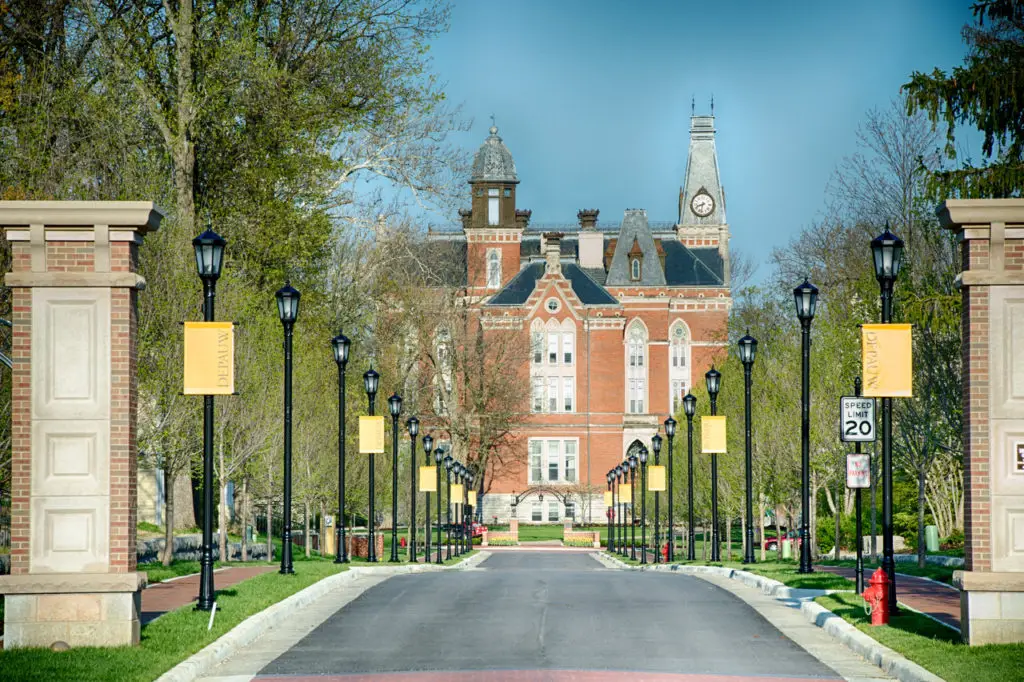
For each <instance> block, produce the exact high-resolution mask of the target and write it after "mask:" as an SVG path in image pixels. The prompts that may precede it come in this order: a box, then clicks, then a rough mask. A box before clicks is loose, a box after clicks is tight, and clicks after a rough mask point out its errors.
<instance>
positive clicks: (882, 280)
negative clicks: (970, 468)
mask: <svg viewBox="0 0 1024 682" xmlns="http://www.w3.org/2000/svg"><path fill="white" fill-rule="evenodd" d="M871 255H872V257H873V259H874V262H875V278H876V279H878V284H879V286H880V287H881V295H882V324H888V323H890V322H892V292H893V285H894V284H895V283H896V277H897V276H898V275H899V274H900V264H901V262H902V260H903V240H902V239H900V238H899V237H897V236H896V235H894V234H893V233H892V232H891V231H890V230H889V223H888V222H886V224H885V232H883V233H882V234H880V235H878V236H877V237H875V238H874V239H872V240H871ZM882 568H883V569H884V570H885V572H886V574H887V575H888V576H889V611H890V613H896V612H897V605H896V563H895V561H894V560H893V546H892V398H882Z"/></svg>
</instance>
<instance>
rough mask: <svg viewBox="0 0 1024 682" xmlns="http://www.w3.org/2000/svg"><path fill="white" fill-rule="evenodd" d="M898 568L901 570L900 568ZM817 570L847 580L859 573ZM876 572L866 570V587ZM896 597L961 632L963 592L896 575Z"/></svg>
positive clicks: (834, 568)
mask: <svg viewBox="0 0 1024 682" xmlns="http://www.w3.org/2000/svg"><path fill="white" fill-rule="evenodd" d="M897 568H898V567H897ZM814 569H815V570H817V571H828V572H829V573H838V574H839V575H841V576H843V577H844V578H849V579H850V580H854V579H855V576H856V571H854V569H852V568H845V567H841V566H815V567H814ZM874 571H875V569H874V568H871V569H869V568H868V567H867V566H865V567H864V585H865V586H867V584H868V580H869V579H870V577H871V574H872V573H874ZM896 598H897V599H898V600H899V601H900V602H902V603H904V604H906V605H907V606H909V607H910V608H912V609H917V610H918V611H920V612H921V613H926V614H928V615H929V616H931V617H932V618H935V619H936V620H939V621H942V622H943V623H945V624H946V625H951V626H953V627H955V628H956V629H957V630H959V629H960V590H958V589H956V588H955V587H951V586H946V585H943V584H941V583H936V582H934V581H931V580H925V579H924V578H916V577H914V576H910V575H901V574H900V573H899V571H897V575H896Z"/></svg>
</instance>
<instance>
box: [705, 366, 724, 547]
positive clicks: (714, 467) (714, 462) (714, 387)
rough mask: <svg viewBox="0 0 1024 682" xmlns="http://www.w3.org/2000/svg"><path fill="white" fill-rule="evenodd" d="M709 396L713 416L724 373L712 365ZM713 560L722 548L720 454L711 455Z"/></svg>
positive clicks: (708, 374) (707, 380)
mask: <svg viewBox="0 0 1024 682" xmlns="http://www.w3.org/2000/svg"><path fill="white" fill-rule="evenodd" d="M704 381H705V383H706V384H707V388H708V396H710V398H711V416H715V415H716V414H718V390H719V388H720V387H721V382H722V373H721V372H719V371H718V370H717V369H715V366H714V365H712V366H711V369H709V370H708V371H707V372H705V373H704ZM711 524H712V525H711V560H712V561H721V560H722V555H721V550H720V548H719V546H718V455H711Z"/></svg>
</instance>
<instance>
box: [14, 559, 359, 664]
mask: <svg viewBox="0 0 1024 682" xmlns="http://www.w3.org/2000/svg"><path fill="white" fill-rule="evenodd" d="M343 570H346V568H345V567H344V566H335V565H334V564H333V563H330V562H323V561H317V562H308V563H306V564H304V565H302V566H297V567H296V570H295V575H288V576H284V575H280V574H278V573H276V572H273V573H266V574H264V575H260V576H256V577H254V578H250V579H249V580H246V581H244V582H241V583H239V584H237V585H234V586H233V587H230V588H228V589H224V590H219V591H218V592H217V617H216V619H215V621H214V625H213V629H212V630H210V631H207V630H206V625H207V622H208V620H209V618H210V616H209V613H204V612H200V611H194V610H193V609H192V607H191V606H186V607H183V608H180V609H178V610H176V611H172V612H171V613H168V614H166V615H164V616H161V617H160V618H157V619H156V620H154V621H153V622H152V623H150V624H149V625H147V626H145V627H143V628H142V642H141V644H140V645H139V646H137V647H120V648H115V649H109V648H98V647H85V648H80V649H72V650H70V651H66V652H62V653H55V652H52V651H49V650H47V649H15V650H6V651H0V679H4V680H76V681H77V680H117V681H118V682H121V681H122V680H124V681H129V680H140V681H149V680H153V679H155V678H156V677H159V676H160V675H161V674H162V673H164V672H166V671H167V670H169V669H170V668H172V667H173V666H174V665H176V664H177V663H179V662H180V661H182V660H184V659H185V658H187V657H188V656H191V655H192V654H194V653H195V652H197V651H199V650H200V649H202V648H203V647H205V646H206V645H208V644H210V643H211V642H213V641H214V640H216V639H217V638H218V637H220V636H221V635H223V634H225V633H226V632H227V631H228V630H230V629H231V628H233V627H234V626H236V625H238V624H239V623H240V622H242V621H243V620H245V619H246V618H248V617H249V616H251V615H253V614H255V613H258V612H260V611H262V610H263V609H265V608H267V607H269V606H271V605H273V604H276V603H277V602H279V601H281V600H282V599H284V598H285V597H288V596H290V595H292V594H295V593H296V592H298V591H300V590H302V589H304V588H306V587H309V586H310V585H312V584H313V583H316V582H317V581H319V580H322V579H323V578H326V577H327V576H329V575H332V574H334V573H338V572H339V571H343Z"/></svg>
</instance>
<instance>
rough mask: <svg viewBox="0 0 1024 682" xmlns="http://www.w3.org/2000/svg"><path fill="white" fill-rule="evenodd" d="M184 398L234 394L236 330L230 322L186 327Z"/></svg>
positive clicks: (189, 323) (202, 323)
mask: <svg viewBox="0 0 1024 682" xmlns="http://www.w3.org/2000/svg"><path fill="white" fill-rule="evenodd" d="M183 374H184V383H185V387H184V389H183V391H182V392H183V393H185V395H231V394H232V393H234V392H235V328H234V324H232V323H231V322H186V323H185V368H184V373H183Z"/></svg>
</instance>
